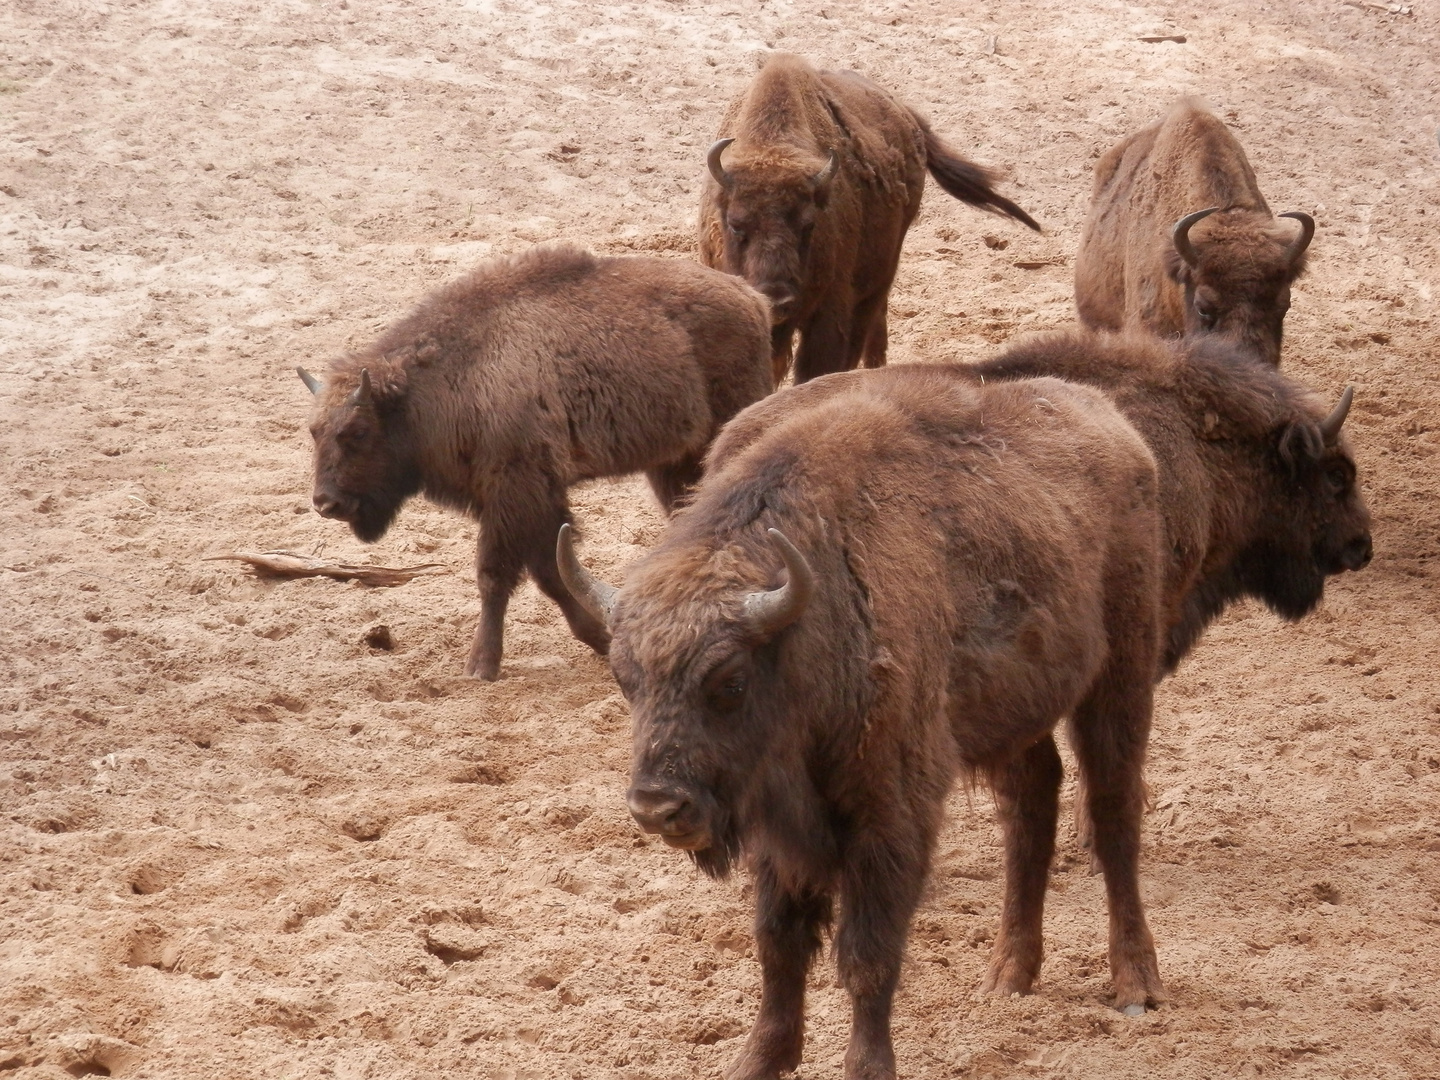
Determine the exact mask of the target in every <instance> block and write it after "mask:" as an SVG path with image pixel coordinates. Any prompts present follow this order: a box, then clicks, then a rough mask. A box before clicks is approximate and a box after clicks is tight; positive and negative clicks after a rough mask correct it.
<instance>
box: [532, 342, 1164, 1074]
mask: <svg viewBox="0 0 1440 1080" xmlns="http://www.w3.org/2000/svg"><path fill="white" fill-rule="evenodd" d="M1159 531H1160V522H1159V515H1158V510H1157V506H1156V484H1155V465H1154V461H1153V460H1152V458H1151V455H1150V453H1149V451H1148V450H1147V449H1146V448H1145V445H1144V443H1143V442H1142V441H1141V440H1140V438H1139V436H1137V435H1136V433H1135V432H1134V430H1133V429H1132V428H1131V427H1130V425H1129V424H1127V423H1126V422H1125V420H1124V419H1123V417H1121V416H1120V415H1119V413H1118V412H1117V411H1116V410H1115V409H1114V408H1113V406H1111V405H1110V404H1109V403H1108V402H1107V401H1106V400H1105V398H1104V397H1103V396H1102V395H1101V394H1099V393H1097V392H1095V391H1093V390H1091V389H1089V388H1086V387H1079V386H1072V385H1068V384H1066V383H1064V382H1061V381H1059V380H1055V379H1037V380H1034V381H1030V382H1020V383H1003V384H1000V385H997V386H981V385H979V384H978V383H975V382H972V381H970V380H969V379H968V378H966V377H964V376H960V377H957V376H956V375H955V374H954V371H953V370H951V369H945V368H937V367H931V366H922V365H912V366H905V367H900V368H893V369H889V370H884V371H874V372H854V373H849V374H839V375H832V376H830V377H829V378H825V379H820V380H817V381H815V382H811V383H807V384H805V385H804V386H799V387H796V388H794V389H792V390H789V391H786V392H784V393H781V394H778V395H776V396H774V397H773V398H771V399H769V401H768V402H763V403H761V404H759V405H757V406H754V407H752V408H751V409H749V410H747V411H746V412H745V413H742V414H741V416H740V417H738V418H737V419H736V421H735V422H734V423H733V424H732V425H731V426H730V427H728V428H727V429H726V431H725V432H724V433H722V435H721V437H720V439H719V440H718V441H717V444H716V446H715V448H714V450H713V451H712V454H711V457H710V460H709V462H708V464H707V471H706V476H705V479H704V480H703V481H702V483H701V485H700V487H699V489H698V491H697V494H696V498H695V501H694V503H693V505H692V506H690V507H689V508H687V509H685V510H683V511H681V512H680V513H679V514H677V515H676V516H675V517H674V518H673V519H672V521H671V524H670V526H669V528H668V529H667V531H666V533H665V535H664V536H663V537H662V539H661V541H660V543H659V545H658V546H657V547H656V548H655V549H654V550H653V551H652V552H651V553H650V554H648V555H647V556H646V557H645V558H644V559H642V560H641V561H640V562H639V563H638V564H637V565H636V566H634V567H633V568H632V569H631V570H630V572H629V574H628V577H627V581H626V584H625V587H624V588H623V589H622V590H620V591H619V592H618V593H616V592H615V591H614V590H612V589H609V588H608V587H607V586H604V585H603V584H601V583H599V582H596V581H593V580H591V579H590V578H589V576H588V575H587V574H586V572H585V571H584V570H583V569H582V568H581V567H580V566H579V564H578V563H577V562H576V561H575V557H574V554H573V551H572V550H571V549H570V545H569V536H568V532H567V531H565V530H562V533H561V540H560V547H559V560H560V565H561V568H562V573H563V574H564V575H565V577H566V581H567V583H569V584H570V585H571V587H572V588H573V589H574V590H575V591H576V594H577V596H581V597H583V598H584V599H585V600H586V602H587V604H588V605H589V606H590V607H591V608H592V610H594V612H595V614H596V617H597V619H598V618H604V619H605V620H606V622H607V624H608V626H609V627H610V630H611V632H612V634H613V639H612V646H611V653H610V661H611V667H612V669H613V671H614V673H615V676H616V679H617V680H618V681H619V683H620V686H621V689H622V690H623V691H624V693H625V695H626V697H627V698H628V700H629V702H630V704H631V708H632V711H633V715H634V742H633V757H632V771H631V788H630V792H629V796H628V801H629V805H630V809H631V812H632V814H633V815H634V816H635V818H636V820H637V821H638V822H639V823H640V824H641V825H642V826H643V827H644V828H645V829H646V830H647V831H650V832H655V833H658V834H659V835H660V836H661V837H662V838H663V839H664V840H665V841H666V842H667V843H669V844H670V845H672V846H674V847H677V848H681V849H683V850H686V851H688V852H690V854H691V855H692V856H693V858H694V859H695V861H696V862H697V863H698V864H699V866H700V867H701V868H702V869H704V870H705V871H706V872H707V873H710V874H712V875H717V876H718V875H723V874H725V873H726V872H728V871H729V870H730V868H731V866H732V865H733V863H734V862H735V860H736V857H737V856H738V854H739V853H740V852H741V851H742V850H743V851H744V852H745V853H746V855H747V856H748V861H749V865H750V868H751V870H752V872H753V874H754V878H755V897H756V914H755V934H756V947H757V952H758V954H759V958H760V964H761V973H762V991H761V1002H760V1013H759V1017H758V1019H757V1021H756V1023H755V1027H754V1029H753V1030H752V1031H751V1033H750V1036H749V1039H748V1041H747V1042H746V1044H745V1048H744V1050H743V1051H742V1052H741V1055H740V1057H739V1059H738V1060H737V1061H736V1062H735V1063H734V1064H733V1065H732V1067H731V1069H730V1071H729V1073H728V1074H727V1075H728V1076H729V1077H731V1078H732V1080H739V1078H762V1077H764V1078H770V1077H775V1076H777V1075H778V1074H779V1073H782V1072H785V1071H788V1070H791V1069H794V1068H795V1067H796V1065H798V1064H799V1062H800V1058H801V1049H802V1042H803V1029H804V996H805V977H806V970H807V968H808V967H809V965H810V963H811V961H812V959H813V958H814V956H815V953H816V951H817V949H818V948H819V945H820V942H821V937H822V934H823V932H824V930H825V928H826V926H827V924H828V923H829V922H830V920H831V917H832V913H833V906H834V902H835V900H836V899H838V900H839V922H838V927H837V929H836V938H835V941H836V944H835V954H836V960H837V964H838V967H839V972H840V976H841V979H842V981H843V983H844V985H845V987H846V988H847V990H848V991H849V993H850V997H851V1002H852V1008H853V1014H852V1015H853V1026H852V1029H851V1040H850V1046H849V1050H848V1053H847V1055H846V1076H847V1077H851V1078H860V1077H865V1078H873V1077H891V1076H893V1075H894V1054H893V1051H892V1047H891V1039H890V1008H891V999H892V997H893V994H894V991H895V987H896V984H897V981H898V979H899V974H900V963H901V957H902V954H903V951H904V944H905V938H906V934H907V930H908V925H909V920H910V916H911V914H912V912H913V911H914V909H915V905H916V903H917V902H918V900H919V898H920V893H921V889H922V887H923V884H924V881H925V877H926V874H927V872H928V869H929V864H930V857H931V852H932V850H933V848H934V843H935V836H936V831H937V829H938V828H939V826H940V821H941V815H942V812H943V805H944V799H945V795H946V792H947V791H948V790H949V788H950V786H951V784H952V782H953V780H954V779H955V777H956V775H957V774H958V773H960V772H962V771H978V772H980V773H981V774H983V775H985V776H986V777H987V778H988V779H989V780H990V782H991V783H992V784H993V786H994V787H995V790H996V792H997V795H998V798H999V801H1000V805H1001V810H1002V819H1003V821H1004V824H1005V833H1006V901H1005V912H1006V914H1005V917H1004V921H1003V923H1002V927H1001V932H1000V936H999V937H998V938H997V941H996V945H995V951H994V954H993V957H992V959H991V963H990V969H989V974H988V975H987V977H986V986H987V988H989V989H990V990H993V991H995V992H996V993H1000V994H1008V993H1011V992H1013V991H1021V992H1023V991H1026V990H1028V989H1029V987H1030V983H1031V980H1032V979H1033V978H1034V977H1035V972H1036V970H1037V969H1038V967H1039V963H1040V951H1041V942H1040V936H1039V927H1040V912H1041V907H1042V904H1043V901H1044V892H1045V883H1046V874H1047V868H1048V866H1049V862H1050V857H1051V850H1052V846H1053V840H1054V832H1055V818H1056V813H1057V803H1056V799H1057V795H1058V790H1059V784H1060V758H1059V756H1058V754H1057V752H1056V748H1055V743H1054V741H1053V738H1052V736H1051V731H1052V729H1053V728H1054V726H1055V725H1056V724H1057V723H1059V722H1060V720H1061V719H1062V718H1064V717H1066V716H1070V717H1073V722H1074V727H1075V730H1076V732H1077V733H1078V735H1079V739H1078V742H1077V745H1078V748H1079V758H1080V760H1081V762H1082V764H1083V767H1084V768H1085V770H1086V774H1087V776H1088V778H1089V782H1090V790H1091V793H1092V795H1091V799H1092V801H1091V808H1092V813H1093V814H1094V817H1095V821H1096V823H1097V835H1098V837H1099V841H1098V845H1097V847H1098V851H1099V853H1100V857H1101V859H1102V860H1103V862H1104V865H1105V873H1106V885H1107V889H1108V893H1109V897H1110V901H1111V961H1112V967H1113V974H1114V981H1115V988H1116V994H1117V998H1118V1002H1119V1004H1120V1005H1122V1006H1130V1007H1132V1008H1135V1009H1143V1007H1144V1005H1145V1003H1146V1002H1149V1001H1155V1000H1158V999H1159V998H1160V997H1161V995H1162V988H1161V983H1160V978H1159V974H1158V971H1157V968H1156V962H1155V950H1154V945H1153V943H1152V941H1151V937H1150V933H1149V930H1148V929H1147V928H1146V924H1145V918H1144V914H1143V911H1142V909H1141V901H1140V893H1139V884H1138V875H1137V864H1138V857H1139V839H1140V810H1141V802H1142V792H1141V779H1140V777H1141V767H1142V761H1143V756H1144V749H1145V742H1146V733H1147V730H1148V725H1149V720H1150V708H1151V686H1152V673H1153V671H1154V669H1155V665H1156V664H1157V662H1158V659H1157V654H1158V651H1159V646H1160V636H1161V635H1160V623H1159V619H1160V604H1159V599H1160V598H1159V589H1160V580H1161V569H1160V565H1159V559H1160V554H1159V553H1160V542H1159ZM782 567H783V569H782Z"/></svg>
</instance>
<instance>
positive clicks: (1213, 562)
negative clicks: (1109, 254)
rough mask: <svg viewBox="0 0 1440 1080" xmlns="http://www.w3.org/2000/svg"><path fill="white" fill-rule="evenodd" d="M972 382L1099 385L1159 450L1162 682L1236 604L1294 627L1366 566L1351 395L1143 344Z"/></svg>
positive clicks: (1033, 351)
mask: <svg viewBox="0 0 1440 1080" xmlns="http://www.w3.org/2000/svg"><path fill="white" fill-rule="evenodd" d="M975 374H976V375H977V376H978V377H980V378H983V379H986V380H995V379H1010V378H1013V379H1029V378H1035V377H1038V376H1041V375H1050V376H1054V377H1057V378H1064V379H1069V380H1073V381H1076V382H1081V383H1086V384H1089V385H1092V386H1095V387H1096V388H1098V389H1101V390H1103V391H1104V392H1105V393H1107V394H1108V395H1109V396H1110V397H1111V398H1112V400H1114V401H1115V403H1116V404H1117V405H1118V406H1119V407H1120V409H1121V411H1122V412H1124V413H1125V415H1126V416H1127V417H1128V418H1129V420H1130V422H1131V423H1132V424H1134V425H1135V427H1136V428H1137V429H1138V430H1139V431H1140V433H1141V435H1143V436H1144V438H1145V440H1146V442H1147V444H1148V445H1149V446H1150V449H1151V451H1152V452H1153V453H1154V454H1155V459H1156V462H1157V463H1158V465H1159V468H1160V481H1161V483H1160V490H1161V507H1162V510H1163V518H1164V522H1165V550H1166V551H1167V552H1169V558H1168V560H1167V563H1166V572H1165V579H1166V581H1165V597H1166V601H1165V610H1166V615H1165V623H1166V639H1165V647H1164V649H1163V650H1162V651H1161V654H1160V661H1161V662H1160V665H1159V667H1158V668H1157V670H1156V673H1155V677H1156V679H1157V680H1158V679H1160V678H1162V677H1164V676H1165V675H1167V674H1169V673H1170V672H1172V671H1174V670H1175V668H1176V666H1178V665H1179V663H1180V661H1181V660H1182V659H1184V657H1185V655H1186V654H1187V653H1188V652H1189V651H1190V649H1191V648H1192V647H1193V646H1194V644H1195V642H1196V641H1197V640H1198V639H1199V637H1200V635H1201V634H1202V633H1203V632H1204V630H1205V627H1206V626H1207V625H1209V623H1210V622H1211V621H1212V620H1213V619H1214V618H1215V617H1216V616H1218V615H1219V614H1220V613H1221V612H1222V611H1223V610H1224V609H1225V608H1226V607H1227V606H1228V605H1229V604H1231V603H1232V602H1234V601H1235V600H1238V599H1240V598H1242V597H1252V598H1254V599H1257V600H1260V601H1261V602H1262V603H1264V604H1266V605H1267V606H1268V607H1269V608H1270V609H1271V610H1272V611H1274V612H1275V613H1276V614H1278V615H1280V616H1281V617H1282V618H1284V619H1288V620H1295V619H1299V618H1301V617H1303V616H1304V615H1306V614H1308V613H1309V612H1310V611H1311V610H1313V609H1314V607H1315V605H1316V604H1318V603H1319V602H1320V599H1321V597H1322V595H1323V593H1324V588H1325V579H1326V578H1327V577H1328V576H1330V575H1333V574H1339V573H1341V572H1343V571H1346V570H1360V569H1362V568H1364V567H1365V566H1366V565H1367V564H1368V563H1369V562H1370V557H1371V553H1372V546H1371V538H1370V514H1369V511H1368V509H1367V508H1366V506H1365V501H1364V499H1363V497H1362V496H1361V494H1360V489H1359V486H1358V484H1357V483H1356V470H1355V459H1354V457H1353V456H1352V455H1351V452H1350V448H1349V446H1348V445H1347V443H1346V441H1345V439H1344V437H1343V436H1342V434H1341V425H1342V424H1343V423H1344V421H1345V417H1346V414H1347V413H1348V412H1349V410H1350V402H1351V400H1352V397H1353V391H1352V390H1350V389H1348V388H1347V389H1346V390H1345V392H1344V393H1343V394H1341V396H1340V401H1339V403H1338V404H1337V405H1336V406H1335V408H1334V409H1333V410H1331V411H1330V412H1329V414H1328V415H1324V414H1323V410H1322V407H1321V405H1320V403H1319V402H1318V401H1317V400H1316V398H1315V395H1314V394H1312V393H1311V392H1309V391H1308V390H1306V389H1305V388H1304V387H1303V386H1301V385H1300V384H1299V383H1297V382H1295V381H1293V380H1291V379H1288V378H1286V377H1284V376H1283V375H1281V374H1280V373H1279V372H1278V371H1276V370H1275V369H1273V368H1271V367H1269V366H1268V365H1266V364H1264V363H1262V362H1260V361H1258V360H1257V359H1255V357H1254V356H1253V355H1252V354H1250V353H1248V352H1247V351H1246V350H1245V349H1243V348H1241V347H1239V346H1237V345H1236V344H1235V343H1234V342H1233V341H1224V340H1221V339H1215V338H1201V339H1196V340H1194V341H1192V342H1188V343H1163V342H1159V341H1156V340H1155V339H1154V338H1151V337H1148V336H1146V335H1135V336H1132V337H1130V338H1129V339H1126V338H1124V337H1121V338H1116V337H1113V336H1110V335H1097V334H1084V333H1074V334H1062V335H1057V336H1054V337H1050V338H1041V339H1037V340H1035V341H1032V342H1028V343H1023V344H1021V345H1018V346H1016V347H1014V348H1012V349H1010V350H1008V351H1007V352H1005V353H1004V354H1002V355H1001V356H1000V357H998V358H996V359H994V360H991V361H988V362H986V363H984V364H981V365H979V366H978V367H977V369H976V371H975ZM1322 415H1323V419H1322V418H1321V417H1322ZM1081 787H1082V791H1081V793H1080V796H1079V797H1077V800H1076V813H1075V821H1076V829H1077V832H1078V834H1079V839H1080V843H1081V846H1082V847H1090V846H1091V825H1090V821H1089V818H1088V816H1087V814H1086V813H1085V800H1084V797H1083V794H1084V793H1083V777H1082V784H1081ZM1093 854H1094V853H1093V852H1092V856H1093ZM1097 868H1098V867H1097Z"/></svg>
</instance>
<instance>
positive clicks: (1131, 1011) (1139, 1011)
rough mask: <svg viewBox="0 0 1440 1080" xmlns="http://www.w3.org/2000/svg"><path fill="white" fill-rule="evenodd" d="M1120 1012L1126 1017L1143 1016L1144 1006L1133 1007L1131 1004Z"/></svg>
mask: <svg viewBox="0 0 1440 1080" xmlns="http://www.w3.org/2000/svg"><path fill="white" fill-rule="evenodd" d="M1120 1011H1121V1012H1122V1013H1124V1014H1125V1015H1126V1016H1144V1015H1145V1006H1144V1005H1133V1004H1132V1005H1126V1006H1125V1007H1124V1008H1123V1009H1121V1010H1120Z"/></svg>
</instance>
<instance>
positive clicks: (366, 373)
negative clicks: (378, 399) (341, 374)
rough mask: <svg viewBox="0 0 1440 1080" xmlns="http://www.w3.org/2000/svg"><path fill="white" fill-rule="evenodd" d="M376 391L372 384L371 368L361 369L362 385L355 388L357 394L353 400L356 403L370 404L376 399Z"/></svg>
mask: <svg viewBox="0 0 1440 1080" xmlns="http://www.w3.org/2000/svg"><path fill="white" fill-rule="evenodd" d="M374 397H375V391H374V389H373V388H372V387H371V386H370V369H369V368H361V369H360V385H359V386H357V387H356V388H355V396H354V398H352V399H351V400H353V401H354V403H355V404H356V405H369V404H370V403H371V401H373V400H374Z"/></svg>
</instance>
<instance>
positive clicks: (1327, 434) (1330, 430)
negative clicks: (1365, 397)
mask: <svg viewBox="0 0 1440 1080" xmlns="http://www.w3.org/2000/svg"><path fill="white" fill-rule="evenodd" d="M1354 400H1355V387H1353V386H1347V387H1345V392H1344V393H1343V394H1341V395H1340V400H1339V402H1337V403H1336V405H1335V408H1334V409H1332V410H1331V411H1330V415H1329V416H1327V417H1326V418H1325V419H1324V420H1321V421H1320V435H1321V436H1322V437H1323V438H1324V440H1325V444H1326V445H1327V446H1330V445H1333V444H1334V442H1335V440H1336V439H1338V438H1339V437H1340V425H1341V424H1343V423H1345V417H1346V416H1348V415H1349V413H1350V402H1352V401H1354Z"/></svg>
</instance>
